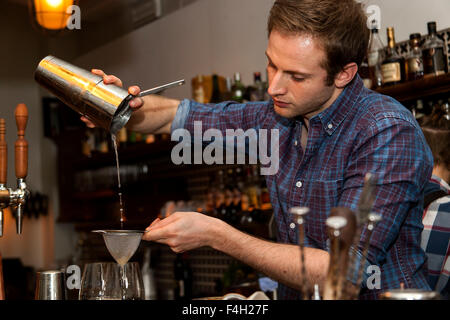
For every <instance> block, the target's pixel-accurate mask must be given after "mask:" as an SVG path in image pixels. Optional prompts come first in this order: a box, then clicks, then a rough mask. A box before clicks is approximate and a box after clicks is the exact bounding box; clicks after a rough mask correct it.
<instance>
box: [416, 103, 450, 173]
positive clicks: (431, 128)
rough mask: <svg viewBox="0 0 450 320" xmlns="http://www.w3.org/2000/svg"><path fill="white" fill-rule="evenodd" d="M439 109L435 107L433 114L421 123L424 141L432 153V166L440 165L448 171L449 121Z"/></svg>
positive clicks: (449, 148) (449, 168) (449, 150)
mask: <svg viewBox="0 0 450 320" xmlns="http://www.w3.org/2000/svg"><path fill="white" fill-rule="evenodd" d="M446 116H447V113H446V111H445V110H444V109H443V108H441V107H435V108H434V109H433V112H432V113H431V114H430V115H428V116H425V117H424V118H423V119H422V121H421V127H422V131H423V134H424V136H425V139H427V143H428V145H429V146H430V149H431V152H432V153H433V160H434V165H435V166H439V165H442V166H444V167H445V168H447V170H450V120H448V119H447V118H446Z"/></svg>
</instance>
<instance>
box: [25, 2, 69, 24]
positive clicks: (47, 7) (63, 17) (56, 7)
mask: <svg viewBox="0 0 450 320" xmlns="http://www.w3.org/2000/svg"><path fill="white" fill-rule="evenodd" d="M29 4H30V8H31V14H32V15H33V17H34V19H35V21H36V23H37V24H38V25H39V26H40V27H41V28H44V29H47V30H55V31H56V30H61V29H64V28H65V27H66V26H67V21H68V19H69V17H70V16H71V14H72V13H71V11H70V10H69V13H67V12H66V10H67V8H68V7H70V6H71V5H73V4H74V1H73V0H29Z"/></svg>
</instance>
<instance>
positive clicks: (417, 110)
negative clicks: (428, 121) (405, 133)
mask: <svg viewBox="0 0 450 320" xmlns="http://www.w3.org/2000/svg"><path fill="white" fill-rule="evenodd" d="M411 111H412V114H413V116H414V118H416V120H417V121H420V120H421V118H423V116H425V113H424V108H423V101H422V100H420V99H419V100H417V102H416V105H415V106H414V107H413V108H412V110H411Z"/></svg>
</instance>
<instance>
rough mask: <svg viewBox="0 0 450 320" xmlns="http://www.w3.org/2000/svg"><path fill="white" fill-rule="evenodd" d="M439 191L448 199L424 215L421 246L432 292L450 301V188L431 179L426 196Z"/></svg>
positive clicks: (439, 180) (437, 201)
mask: <svg viewBox="0 0 450 320" xmlns="http://www.w3.org/2000/svg"><path fill="white" fill-rule="evenodd" d="M436 190H443V191H445V192H447V194H448V195H447V196H444V197H441V198H439V199H436V200H434V201H433V202H431V203H430V204H429V205H428V207H427V208H425V210H424V212H423V226H424V229H423V232H422V243H421V246H422V248H423V249H424V250H425V252H426V254H427V257H428V281H429V283H430V286H431V288H432V289H433V290H435V291H438V292H440V293H441V295H442V296H443V297H446V298H447V299H448V298H450V282H449V276H450V186H449V185H448V184H447V183H446V182H445V181H444V180H442V179H441V178H439V177H438V176H432V177H431V179H430V181H429V182H428V184H427V186H426V188H425V195H426V194H428V193H432V192H434V191H436Z"/></svg>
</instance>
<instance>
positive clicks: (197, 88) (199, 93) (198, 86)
mask: <svg viewBox="0 0 450 320" xmlns="http://www.w3.org/2000/svg"><path fill="white" fill-rule="evenodd" d="M194 100H195V101H197V102H199V103H206V96H205V82H204V81H203V76H202V75H201V74H200V75H198V76H197V77H196V78H195V81H194Z"/></svg>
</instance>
